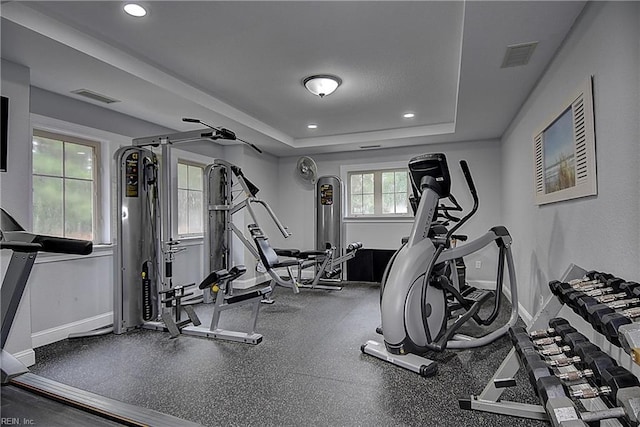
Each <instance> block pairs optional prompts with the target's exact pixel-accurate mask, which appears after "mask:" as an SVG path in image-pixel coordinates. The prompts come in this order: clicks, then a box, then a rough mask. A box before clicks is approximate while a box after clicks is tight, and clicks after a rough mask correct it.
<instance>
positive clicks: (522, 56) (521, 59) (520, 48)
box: [500, 42, 538, 68]
mask: <svg viewBox="0 0 640 427" xmlns="http://www.w3.org/2000/svg"><path fill="white" fill-rule="evenodd" d="M536 46H538V42H530V43H520V44H513V45H511V46H507V52H506V53H505V55H504V59H503V60H502V66H501V67H500V68H508V67H519V66H521V65H527V64H528V63H529V59H531V55H533V51H534V50H536Z"/></svg>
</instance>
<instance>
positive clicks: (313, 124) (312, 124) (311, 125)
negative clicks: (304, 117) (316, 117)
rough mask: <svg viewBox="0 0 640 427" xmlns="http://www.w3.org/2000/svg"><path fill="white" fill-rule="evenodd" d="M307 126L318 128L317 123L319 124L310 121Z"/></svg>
mask: <svg viewBox="0 0 640 427" xmlns="http://www.w3.org/2000/svg"><path fill="white" fill-rule="evenodd" d="M307 127H308V128H309V129H318V125H317V124H315V123H310V124H308V125H307Z"/></svg>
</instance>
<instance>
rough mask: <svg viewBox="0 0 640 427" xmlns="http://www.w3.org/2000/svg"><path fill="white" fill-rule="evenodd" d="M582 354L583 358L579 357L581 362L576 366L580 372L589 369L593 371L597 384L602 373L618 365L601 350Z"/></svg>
mask: <svg viewBox="0 0 640 427" xmlns="http://www.w3.org/2000/svg"><path fill="white" fill-rule="evenodd" d="M583 354H584V356H583V357H581V359H582V360H581V362H579V363H577V364H576V365H577V366H578V367H580V368H581V369H582V370H584V369H591V370H592V371H593V376H594V377H595V378H596V380H597V381H598V382H600V378H601V377H602V373H603V372H604V371H605V370H606V369H608V368H612V367H614V366H617V365H618V364H617V363H616V361H615V360H613V359H612V358H611V356H609V355H608V354H607V353H605V352H603V351H601V350H592V351H586V352H584V353H583Z"/></svg>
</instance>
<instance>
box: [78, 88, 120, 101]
mask: <svg viewBox="0 0 640 427" xmlns="http://www.w3.org/2000/svg"><path fill="white" fill-rule="evenodd" d="M71 93H75V94H76V95H80V96H84V97H85V98H89V99H93V100H94V101H98V102H102V103H105V104H113V103H114V102H120V101H119V100H117V99H113V98H109V97H108V96H105V95H101V94H99V93H96V92H93V91H90V90H88V89H77V90H72V91H71Z"/></svg>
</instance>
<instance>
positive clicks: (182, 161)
mask: <svg viewBox="0 0 640 427" xmlns="http://www.w3.org/2000/svg"><path fill="white" fill-rule="evenodd" d="M180 165H185V166H191V167H197V168H200V169H201V170H202V189H201V190H192V189H190V188H182V187H180V184H179V182H178V181H179V173H178V170H179V167H180ZM205 168H206V166H205V165H203V164H202V163H199V162H195V161H193V160H189V159H185V158H182V157H180V158H178V160H177V162H176V175H175V176H176V181H175V182H176V189H177V190H178V191H179V190H187V191H200V192H201V193H202V205H203V209H204V205H205V204H206V200H205V194H204V172H205ZM176 201H177V198H176ZM200 214H201V216H202V220H201V221H202V230H201V231H199V232H196V233H180V232H179V231H178V233H177V234H178V237H179V238H191V237H203V236H204V230H205V227H206V225H205V223H204V221H205V218H204V214H203V212H202V210H201V212H200ZM176 218H177V221H176V222H175V224H176V225H175V227H176V228H179V227H180V210H179V209H177V212H176Z"/></svg>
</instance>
